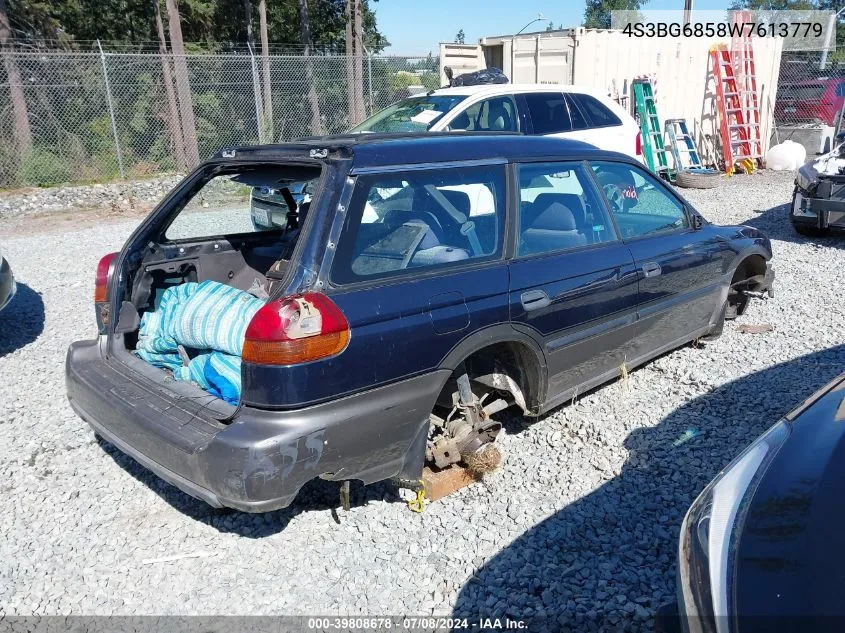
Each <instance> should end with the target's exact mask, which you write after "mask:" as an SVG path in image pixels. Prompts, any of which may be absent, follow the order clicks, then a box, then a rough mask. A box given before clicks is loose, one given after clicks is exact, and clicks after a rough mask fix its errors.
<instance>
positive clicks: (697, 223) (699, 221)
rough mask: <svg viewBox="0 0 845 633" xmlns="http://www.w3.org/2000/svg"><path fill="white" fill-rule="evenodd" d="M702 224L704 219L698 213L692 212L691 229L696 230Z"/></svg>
mask: <svg viewBox="0 0 845 633" xmlns="http://www.w3.org/2000/svg"><path fill="white" fill-rule="evenodd" d="M702 226H704V219H703V218H702V217H701V216H700V215H698V214H697V213H693V214H692V228H693V230H695V231H698V230H699V229H701V227H702Z"/></svg>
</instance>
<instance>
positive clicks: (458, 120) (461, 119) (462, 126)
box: [449, 112, 472, 130]
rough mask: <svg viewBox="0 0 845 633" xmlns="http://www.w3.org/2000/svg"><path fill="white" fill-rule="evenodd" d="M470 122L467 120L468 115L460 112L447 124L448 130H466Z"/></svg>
mask: <svg viewBox="0 0 845 633" xmlns="http://www.w3.org/2000/svg"><path fill="white" fill-rule="evenodd" d="M471 123H472V122H471V121H470V120H469V115H468V114H467V113H466V112H461V113H460V114H459V115H458V116H456V117H455V118H454V119H453V120H452V122H451V123H450V124H449V129H450V130H467V129H469V126H470V124H471Z"/></svg>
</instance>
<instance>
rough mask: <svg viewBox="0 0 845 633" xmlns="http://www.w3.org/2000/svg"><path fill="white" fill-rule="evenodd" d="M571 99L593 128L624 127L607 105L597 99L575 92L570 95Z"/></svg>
mask: <svg viewBox="0 0 845 633" xmlns="http://www.w3.org/2000/svg"><path fill="white" fill-rule="evenodd" d="M569 98H570V99H572V102H573V103H574V104H575V107H577V108H578V109H579V110H581V112H583V113H584V115H585V116H586V117H587V119H588V120H589V122H590V124H591V125H590V126H591V127H605V126H608V125H622V121H620V120H619V117H618V116H616V115H615V114H613V112H611V111H610V109H609V108H608V107H607V106H606V105H604V104H603V103H602V102H601V101H599V100H598V99H596V98H595V97H592V96H590V95H585V94H579V93H575V92H573V93H571V94H570V95H569Z"/></svg>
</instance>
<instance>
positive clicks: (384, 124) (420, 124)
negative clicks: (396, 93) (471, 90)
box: [349, 95, 466, 132]
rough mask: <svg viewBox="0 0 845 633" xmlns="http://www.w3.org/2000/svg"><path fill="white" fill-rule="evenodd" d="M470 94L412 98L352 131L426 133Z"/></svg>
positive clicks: (381, 112) (390, 107) (380, 112)
mask: <svg viewBox="0 0 845 633" xmlns="http://www.w3.org/2000/svg"><path fill="white" fill-rule="evenodd" d="M464 99H466V95H450V96H438V95H428V96H424V97H411V98H410V99H403V100H402V101H399V102H397V103H394V104H393V105H392V106H388V107H386V108H385V109H384V110H380V111H379V112H376V113H375V114H374V115H373V116H371V117H370V118H369V119H367V120H366V121H364V122H363V123H360V124H358V125H356V126H355V127H353V128H352V129H351V130H349V131H350V132H425V131H427V130H430V129H431V126H432V125H434V124H435V123H437V121H438V120H439V119H441V118H442V117H443V115H444V114H446V113H447V112H449V110H451V109H452V108H454V107H455V106H456V105H458V104H459V103H460V102H461V101H463V100H464Z"/></svg>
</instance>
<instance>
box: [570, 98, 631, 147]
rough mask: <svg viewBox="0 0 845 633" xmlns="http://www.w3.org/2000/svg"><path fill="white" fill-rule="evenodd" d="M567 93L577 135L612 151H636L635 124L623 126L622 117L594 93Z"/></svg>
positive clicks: (583, 139)
mask: <svg viewBox="0 0 845 633" xmlns="http://www.w3.org/2000/svg"><path fill="white" fill-rule="evenodd" d="M565 95H566V99H567V102H568V104H569V112H570V116H571V118H572V128H573V134H574V135H575V137H576V138H578V139H579V140H582V141H584V142H585V143H590V144H591V145H595V146H596V147H601V148H602V149H607V150H610V151H613V152H622V153H623V154H628V155H634V154H635V153H636V143H637V130H636V129H635V127H636V126H631V127H630V128H628V127H626V126H625V125H623V123H622V119H620V118H619V117H618V116H617V115H616V114H615V113H613V112H612V111H611V110H610V108H608V107H607V106H605V105H604V104H603V103H602V102H601V101H599V100H598V99H596V98H595V97H593V96H592V95H588V94H583V93H580V92H567V93H565Z"/></svg>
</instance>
